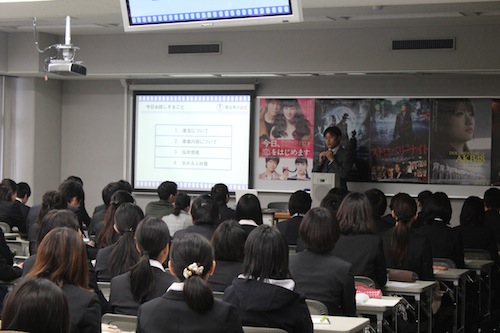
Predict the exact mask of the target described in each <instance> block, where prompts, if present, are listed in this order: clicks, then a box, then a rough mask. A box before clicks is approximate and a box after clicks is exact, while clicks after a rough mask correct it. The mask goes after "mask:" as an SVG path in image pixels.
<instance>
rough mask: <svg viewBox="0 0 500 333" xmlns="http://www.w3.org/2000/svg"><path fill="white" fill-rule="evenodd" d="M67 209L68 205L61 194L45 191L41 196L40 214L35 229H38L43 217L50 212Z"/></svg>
mask: <svg viewBox="0 0 500 333" xmlns="http://www.w3.org/2000/svg"><path fill="white" fill-rule="evenodd" d="M66 208H68V203H67V202H66V201H65V199H64V198H63V196H62V194H61V192H59V191H47V192H45V193H44V194H43V196H42V206H41V207H40V212H39V213H38V218H37V228H40V224H41V223H42V220H43V218H44V216H45V215H46V214H47V213H48V212H50V211H51V210H61V209H66Z"/></svg>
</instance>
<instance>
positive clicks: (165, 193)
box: [158, 181, 177, 201]
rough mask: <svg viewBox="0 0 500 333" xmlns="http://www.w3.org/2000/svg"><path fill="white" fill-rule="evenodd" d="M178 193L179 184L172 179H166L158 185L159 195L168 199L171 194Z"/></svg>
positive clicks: (163, 198)
mask: <svg viewBox="0 0 500 333" xmlns="http://www.w3.org/2000/svg"><path fill="white" fill-rule="evenodd" d="M176 194H177V184H176V183H174V182H171V181H165V182H163V183H161V184H160V186H158V197H159V198H160V199H161V200H165V201H167V200H168V198H169V197H170V196H171V195H176Z"/></svg>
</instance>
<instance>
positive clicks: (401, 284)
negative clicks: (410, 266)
mask: <svg viewBox="0 0 500 333" xmlns="http://www.w3.org/2000/svg"><path fill="white" fill-rule="evenodd" d="M414 285H415V283H411V282H398V281H387V283H386V284H385V286H386V287H395V288H411V287H412V286H414Z"/></svg>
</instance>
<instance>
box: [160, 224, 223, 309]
mask: <svg viewBox="0 0 500 333" xmlns="http://www.w3.org/2000/svg"><path fill="white" fill-rule="evenodd" d="M213 262H214V252H213V249H212V245H210V242H209V241H208V240H207V239H206V238H205V237H203V236H201V235H200V234H197V233H186V234H183V235H182V236H181V237H179V238H176V239H174V240H173V242H172V248H171V250H170V265H171V267H172V270H173V274H174V275H175V276H176V277H177V279H178V280H179V281H181V282H184V288H183V294H184V300H185V301H186V303H187V305H188V306H189V307H190V308H191V309H193V310H194V311H196V312H199V313H204V312H207V311H208V310H210V309H211V308H212V306H213V303H214V296H213V293H212V289H210V287H209V286H208V284H207V282H206V281H205V276H206V275H207V274H208V273H209V271H210V269H211V268H212V265H213ZM193 263H196V264H197V265H198V267H199V266H203V272H202V273H201V274H200V275H197V274H194V273H193V274H192V275H191V276H189V277H188V278H186V277H184V274H183V272H184V269H186V268H188V267H189V266H190V265H191V264H193Z"/></svg>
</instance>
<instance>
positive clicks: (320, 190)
mask: <svg viewBox="0 0 500 333" xmlns="http://www.w3.org/2000/svg"><path fill="white" fill-rule="evenodd" d="M338 184H340V176H339V175H337V174H335V173H320V172H313V173H312V180H311V198H312V207H319V204H320V203H321V200H323V198H324V197H325V195H326V194H327V193H328V191H330V190H331V189H332V188H334V187H335V185H337V186H338Z"/></svg>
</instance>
